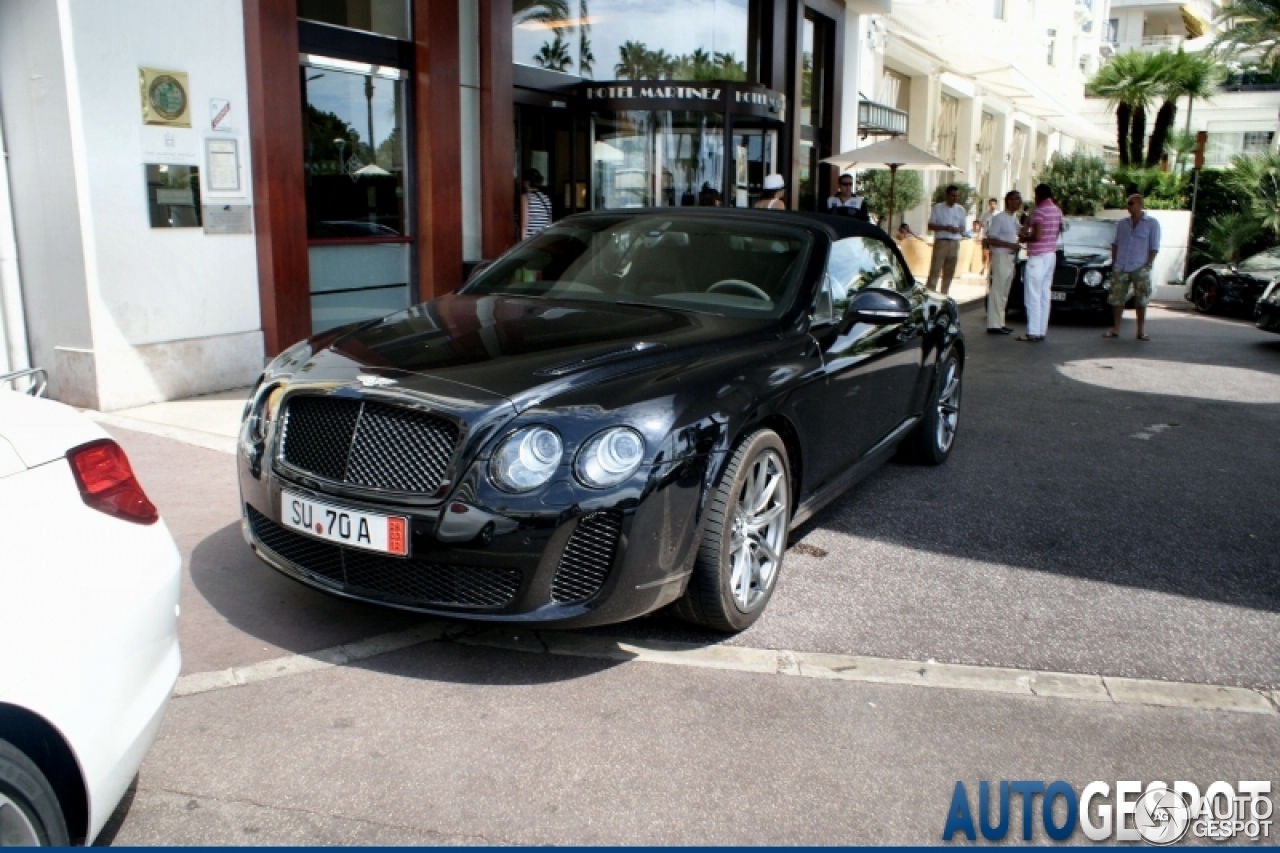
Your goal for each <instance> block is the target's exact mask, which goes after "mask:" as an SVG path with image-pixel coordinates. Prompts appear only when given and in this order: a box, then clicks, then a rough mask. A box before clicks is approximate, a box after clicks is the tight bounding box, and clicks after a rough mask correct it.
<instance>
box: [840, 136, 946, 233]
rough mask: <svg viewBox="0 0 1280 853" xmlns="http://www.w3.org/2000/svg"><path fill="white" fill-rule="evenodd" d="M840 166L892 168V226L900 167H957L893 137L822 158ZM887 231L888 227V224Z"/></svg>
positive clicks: (890, 206)
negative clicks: (894, 196) (895, 190)
mask: <svg viewBox="0 0 1280 853" xmlns="http://www.w3.org/2000/svg"><path fill="white" fill-rule="evenodd" d="M822 162H823V163H830V164H831V165H833V166H836V167H838V168H840V169H851V168H854V167H855V166H856V167H857V168H859V169H888V170H889V226H890V228H892V227H893V191H894V189H895V187H896V186H897V183H898V168H899V167H901V166H906V167H907V168H909V169H922V170H923V169H937V170H945V171H955V168H956V167H955V166H952V165H951V164H950V163H948V162H947V161H946V160H943V159H942V158H940V157H935V156H933V155H932V154H930V153H929V152H928V151H925V150H924V149H922V148H917V147H916V146H914V145H912V144H911V143H910V142H907V141H905V140H902V139H899V138H897V137H894V138H893V139H886V140H885V141H884V142H877V143H875V144H874V145H868V146H866V147H864V148H854V149H852V150H850V151H845V152H842V153H840V154H836V155H834V156H832V157H828V158H826V159H825V160H823V161H822ZM885 231H889V228H886V229H885Z"/></svg>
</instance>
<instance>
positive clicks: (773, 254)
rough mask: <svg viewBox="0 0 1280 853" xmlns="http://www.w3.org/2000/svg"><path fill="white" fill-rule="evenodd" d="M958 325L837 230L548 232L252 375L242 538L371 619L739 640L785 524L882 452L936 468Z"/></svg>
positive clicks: (772, 573) (646, 219)
mask: <svg viewBox="0 0 1280 853" xmlns="http://www.w3.org/2000/svg"><path fill="white" fill-rule="evenodd" d="M957 316H958V315H957V312H956V307H955V303H954V302H952V301H951V300H949V299H947V298H945V297H939V296H937V295H934V294H930V293H929V292H927V291H926V290H925V289H924V288H923V287H922V286H920V285H919V284H917V283H916V282H915V281H914V280H913V279H912V277H911V274H910V273H909V272H908V271H907V267H906V265H905V264H904V263H903V260H902V257H901V256H900V255H899V254H898V250H897V248H896V247H895V246H894V245H893V242H892V241H891V240H889V239H888V238H887V237H886V235H885V234H884V232H882V231H880V230H879V229H878V228H876V227H874V226H871V225H867V224H864V223H861V222H857V221H855V220H850V219H837V218H834V217H819V216H807V215H804V214H795V213H785V212H774V211H735V210H725V211H714V212H710V211H707V210H706V209H698V210H691V211H687V212H686V211H678V210H670V209H666V210H664V209H658V210H642V211H627V212H625V213H623V212H610V213H595V214H582V215H578V216H573V217H570V218H568V219H565V220H563V221H561V222H559V223H556V224H555V225H554V226H552V227H551V228H549V229H548V230H546V231H544V232H543V233H542V234H540V235H538V236H537V237H535V238H532V239H530V240H528V241H526V242H524V243H522V244H520V245H518V246H516V247H515V248H514V249H512V250H511V251H510V252H508V253H507V254H506V255H504V256H503V257H501V258H500V259H498V260H497V261H496V262H495V263H493V264H492V265H491V266H489V267H487V268H486V269H484V270H483V271H481V272H479V273H477V274H476V275H475V276H473V278H472V280H471V281H470V282H468V283H467V284H466V285H465V286H464V287H463V288H462V289H461V290H459V291H458V292H457V293H455V294H452V295H449V296H445V297H442V298H439V299H435V300H433V301H431V302H426V303H423V304H421V305H417V306H415V307H413V308H409V309H408V310H405V311H402V312H400V313H398V314H393V315H391V316H389V317H385V318H383V319H381V320H376V321H372V322H367V323H363V324H359V325H355V326H349V327H345V328H341V329H336V330H333V331H331V332H328V333H325V334H322V335H319V336H317V337H315V338H312V339H310V340H308V341H304V342H302V343H299V344H297V345H296V346H294V347H292V348H291V349H289V350H287V351H286V352H284V353H282V354H281V355H280V356H279V357H278V358H276V359H275V360H274V361H273V362H272V363H271V364H270V365H269V366H268V368H267V370H266V372H265V373H264V374H263V376H262V378H261V380H260V381H259V383H258V386H257V388H256V390H255V391H254V393H253V396H252V397H251V399H250V401H249V403H248V405H247V406H246V409H245V419H244V424H243V428H242V432H241V437H240V442H239V444H240V448H239V457H238V458H239V477H240V493H241V497H242V501H243V513H244V515H243V527H244V534H245V537H246V539H247V540H248V542H249V544H250V546H252V548H253V549H254V550H255V551H256V552H257V553H258V555H259V556H260V557H261V558H262V559H263V560H265V561H266V562H267V563H269V564H270V565H272V566H274V567H275V568H276V569H278V570H279V571H281V572H283V573H285V574H287V575H289V576H291V577H293V578H295V579H297V580H299V581H302V582H303V583H306V584H310V585H312V586H314V587H318V588H320V589H322V590H326V591H329V592H332V593H335V594H338V595H343V596H347V597H351V598H356V599H361V600H367V601H375V602H380V603H383V604H387V605H391V606H394V607H400V608H405V609H410V610H415V611H422V612H430V613H436V614H442V615H447V616H451V617H464V618H470V619H480V620H495V621H510V622H529V623H538V624H545V625H550V624H555V625H588V624H598V623H605V622H616V621H620V620H623V619H628V618H630V617H634V616H638V615H640V614H643V613H647V612H649V611H652V610H655V609H657V608H660V607H663V606H665V605H668V604H671V603H673V602H674V603H675V604H676V609H677V612H678V613H680V614H681V615H683V616H684V617H686V618H689V619H691V620H693V621H696V622H699V623H701V624H703V625H706V626H709V627H712V628H716V629H720V630H727V631H734V630H740V629H742V628H745V627H747V626H748V625H750V624H751V623H752V622H753V621H754V620H755V619H756V618H757V617H758V616H759V614H760V612H761V611H762V610H763V609H764V607H765V605H766V604H767V602H768V601H769V598H770V595H771V594H772V592H773V590H774V588H775V584H776V582H777V579H778V574H779V572H780V571H781V569H782V564H783V557H784V554H785V552H786V548H787V535H788V532H789V531H790V530H792V529H793V528H794V527H795V526H796V525H798V524H800V523H802V522H803V521H805V520H806V519H807V518H809V517H810V516H811V515H813V513H814V512H815V511H817V510H818V509H819V508H820V507H821V506H823V505H824V504H825V503H826V502H828V501H830V500H831V499H832V498H834V497H836V496H837V495H839V494H840V493H841V492H843V491H844V490H845V489H847V488H848V487H849V486H850V485H852V484H853V483H854V482H856V481H857V480H858V479H859V478H860V477H862V476H863V475H864V474H866V473H867V472H868V471H869V470H871V468H872V467H873V466H875V465H877V464H879V463H880V462H881V461H883V460H884V459H886V458H887V457H889V456H890V455H892V454H893V453H894V452H895V451H901V452H902V453H903V454H904V455H910V456H913V457H915V458H916V459H918V460H920V461H922V462H925V463H928V464H935V465H936V464H940V463H942V462H943V461H945V460H946V458H947V456H948V454H949V453H950V452H951V449H952V447H953V442H954V440H955V435H956V424H957V418H958V415H959V406H960V388H961V375H962V370H963V366H964V344H963V340H962V338H961V335H960V330H959V326H958V320H957Z"/></svg>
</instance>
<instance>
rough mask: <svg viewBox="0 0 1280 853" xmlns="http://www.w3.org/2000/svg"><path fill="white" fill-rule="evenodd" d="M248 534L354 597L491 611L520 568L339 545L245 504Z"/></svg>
mask: <svg viewBox="0 0 1280 853" xmlns="http://www.w3.org/2000/svg"><path fill="white" fill-rule="evenodd" d="M245 509H246V510H247V511H248V514H249V526H250V527H251V528H252V529H253V535H254V538H255V539H257V540H258V541H259V542H260V543H261V544H262V546H263V547H264V548H266V549H267V550H268V551H270V552H271V553H273V554H274V555H275V556H277V557H280V558H281V559H283V560H285V561H286V562H288V563H291V564H292V565H293V567H295V568H297V569H301V570H302V572H303V573H304V574H305V575H307V576H311V577H312V578H314V579H317V580H321V581H325V582H327V583H328V585H330V586H333V587H335V588H336V589H339V590H341V591H342V592H345V593H347V594H348V595H352V596H355V597H357V598H372V599H378V600H380V601H386V602H390V603H393V604H405V605H409V606H420V607H429V606H436V607H458V608H467V609H471V610H496V609H499V608H502V607H505V606H507V605H508V604H510V603H511V602H512V601H514V600H515V597H516V595H517V594H518V593H519V592H520V579H521V575H520V572H519V571H517V570H516V569H501V568H490V567H486V566H452V565H446V564H443V563H432V562H429V561H427V560H416V559H412V558H410V559H407V560H406V559H401V558H398V557H387V556H384V555H382V554H374V553H371V552H369V551H362V550H360V549H358V548H345V547H343V546H341V545H334V544H331V543H329V542H321V541H320V540H318V539H313V538H312V537H310V536H304V535H302V534H301V533H295V532H294V531H292V530H289V529H287V528H285V527H282V526H281V525H279V524H276V523H275V522H274V521H272V520H271V519H269V518H267V517H266V516H265V515H263V514H262V513H260V512H258V511H257V510H256V509H254V508H253V507H251V506H247V505H246V507H245Z"/></svg>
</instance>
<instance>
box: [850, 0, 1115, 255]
mask: <svg viewBox="0 0 1280 853" xmlns="http://www.w3.org/2000/svg"><path fill="white" fill-rule="evenodd" d="M1106 4H1107V0H895V2H894V4H893V9H892V12H891V13H890V14H887V15H879V16H865V17H863V18H862V19H861V21H860V32H859V34H858V37H859V40H860V43H861V45H862V48H863V50H862V51H861V56H862V62H861V67H860V71H859V77H858V78H857V85H858V89H859V90H860V91H861V92H863V93H864V94H865V95H866V96H867V100H868V101H870V102H873V103H875V104H880V105H883V106H886V107H892V108H894V109H896V110H898V111H900V112H901V113H904V114H905V115H906V118H907V121H906V124H907V127H908V130H907V139H908V140H909V141H910V142H911V143H912V144H914V145H916V146H919V147H921V148H924V149H926V150H928V151H930V152H931V153H933V154H935V155H937V156H938V157H941V158H943V159H944V160H947V161H948V162H950V163H953V164H955V166H956V167H957V170H956V171H955V172H932V173H931V172H925V173H923V176H924V182H925V198H926V203H925V204H922V205H921V206H919V207H917V208H916V209H915V210H913V211H909V212H908V213H907V215H906V221H907V222H908V223H910V224H911V225H912V227H913V228H914V229H915V230H916V231H917V232H919V233H923V231H922V230H921V229H922V228H923V227H924V225H925V221H926V218H927V215H928V202H927V200H928V199H929V198H930V197H931V194H932V190H933V189H934V187H936V186H937V185H939V184H946V183H961V182H962V183H966V184H969V185H971V186H973V187H974V188H975V189H976V190H977V194H978V195H979V196H980V197H982V198H991V197H1000V196H1002V195H1003V194H1004V193H1005V192H1007V191H1008V190H1010V189H1015V188H1016V189H1019V190H1021V191H1022V192H1023V194H1024V196H1026V197H1030V192H1031V189H1032V188H1033V186H1034V180H1035V175H1036V174H1037V173H1038V172H1039V171H1040V170H1041V169H1042V168H1043V167H1044V166H1045V164H1046V163H1048V161H1049V159H1050V158H1051V157H1052V156H1053V154H1054V153H1056V152H1058V151H1063V152H1070V151H1073V150H1075V149H1076V148H1086V149H1092V150H1101V146H1102V145H1103V144H1104V143H1105V141H1106V138H1107V137H1106V135H1105V134H1104V133H1102V132H1100V131H1099V129H1098V128H1097V127H1096V126H1094V125H1093V123H1092V122H1090V121H1089V120H1087V119H1086V118H1085V117H1084V116H1083V115H1082V110H1083V109H1084V107H1085V99H1084V81H1085V80H1086V79H1087V77H1088V75H1089V74H1090V73H1092V70H1093V69H1094V68H1095V67H1096V65H1097V63H1098V61H1099V53H1100V50H1101V47H1100V45H1101V43H1102V35H1103V33H1102V26H1103V23H1104V22H1105V21H1106V19H1107V18H1106V16H1107V5H1106Z"/></svg>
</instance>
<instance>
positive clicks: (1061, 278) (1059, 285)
mask: <svg viewBox="0 0 1280 853" xmlns="http://www.w3.org/2000/svg"><path fill="white" fill-rule="evenodd" d="M1079 275H1080V268H1079V267H1073V266H1067V265H1066V264H1062V263H1059V264H1058V265H1057V266H1056V267H1054V270H1053V284H1052V285H1051V287H1050V289H1052V290H1075V289H1076V278H1077V276H1079Z"/></svg>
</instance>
